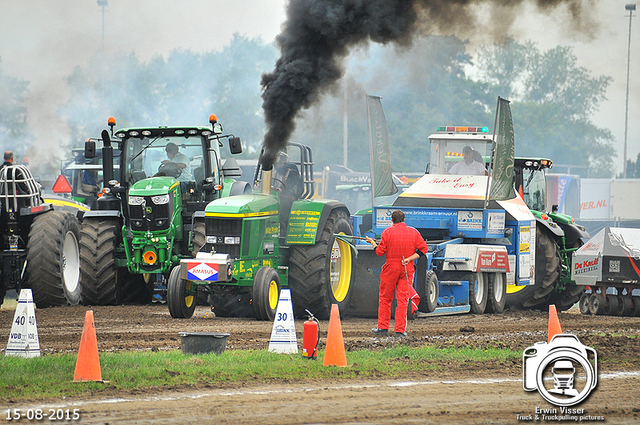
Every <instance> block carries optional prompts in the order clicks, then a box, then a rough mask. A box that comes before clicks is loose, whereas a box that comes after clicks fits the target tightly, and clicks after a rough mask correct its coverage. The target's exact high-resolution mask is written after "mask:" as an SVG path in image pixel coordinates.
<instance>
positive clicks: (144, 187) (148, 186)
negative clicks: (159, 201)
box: [129, 177, 180, 196]
mask: <svg viewBox="0 0 640 425" xmlns="http://www.w3.org/2000/svg"><path fill="white" fill-rule="evenodd" d="M171 190H176V191H179V190H180V183H179V182H178V181H177V180H176V179H174V178H173V177H151V178H148V179H143V180H140V181H138V182H136V183H134V184H133V185H132V186H131V189H129V196H154V195H164V194H167V193H169V192H170V191H171Z"/></svg>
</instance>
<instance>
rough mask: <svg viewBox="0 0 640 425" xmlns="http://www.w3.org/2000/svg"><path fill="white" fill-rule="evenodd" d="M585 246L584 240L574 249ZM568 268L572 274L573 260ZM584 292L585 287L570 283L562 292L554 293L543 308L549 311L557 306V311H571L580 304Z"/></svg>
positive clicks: (574, 246)
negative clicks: (551, 306)
mask: <svg viewBox="0 0 640 425" xmlns="http://www.w3.org/2000/svg"><path fill="white" fill-rule="evenodd" d="M583 244H584V242H582V240H578V241H576V243H574V244H573V247H572V248H580V247H581V246H582V245H583ZM566 266H567V267H568V272H569V273H571V260H569V264H567V265H566ZM584 291H585V287H584V286H583V285H576V283H575V282H569V283H568V284H567V287H566V288H565V289H564V290H562V291H561V292H557V291H552V292H551V293H550V294H549V297H548V298H547V300H546V301H545V304H544V305H543V307H545V309H547V308H548V306H549V305H551V304H553V305H555V306H556V310H557V311H565V310H569V309H570V308H571V307H573V306H574V304H575V303H577V302H580V297H581V296H582V294H584Z"/></svg>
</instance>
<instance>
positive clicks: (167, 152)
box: [123, 137, 203, 183]
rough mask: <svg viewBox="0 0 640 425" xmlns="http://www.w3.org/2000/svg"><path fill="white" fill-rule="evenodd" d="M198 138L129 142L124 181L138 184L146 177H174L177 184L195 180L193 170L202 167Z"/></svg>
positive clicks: (133, 140)
mask: <svg viewBox="0 0 640 425" xmlns="http://www.w3.org/2000/svg"><path fill="white" fill-rule="evenodd" d="M202 151H203V149H202V140H201V139H200V138H199V137H191V138H185V137H160V138H158V139H149V138H146V137H145V138H143V139H134V138H129V139H127V144H126V149H125V152H124V155H125V157H124V162H123V164H124V165H123V166H124V167H125V173H126V175H125V179H126V180H128V181H131V182H132V183H135V182H137V181H139V180H142V179H144V178H147V177H153V176H171V177H175V178H176V179H177V180H178V181H181V182H186V181H193V180H194V171H196V169H198V168H199V167H202V166H203V161H202Z"/></svg>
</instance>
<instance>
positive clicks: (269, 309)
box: [253, 266, 280, 322]
mask: <svg viewBox="0 0 640 425" xmlns="http://www.w3.org/2000/svg"><path fill="white" fill-rule="evenodd" d="M279 299H280V276H278V272H277V271H276V270H275V269H273V268H271V267H267V266H265V267H261V268H260V269H259V270H258V271H257V272H256V275H255V277H254V278H253V312H254V314H255V316H256V319H258V320H266V321H269V322H272V321H273V319H275V317H276V308H277V307H278V301H279Z"/></svg>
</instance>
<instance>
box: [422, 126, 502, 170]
mask: <svg viewBox="0 0 640 425" xmlns="http://www.w3.org/2000/svg"><path fill="white" fill-rule="evenodd" d="M488 131H489V130H488V128H487V127H461V126H458V127H456V126H442V127H438V130H437V131H436V133H433V134H431V135H430V136H429V142H430V155H429V162H428V163H427V169H426V170H425V174H467V175H484V174H485V173H484V172H483V171H482V167H478V166H476V165H475V164H474V162H478V163H479V164H481V165H483V166H485V164H486V163H487V162H488V161H487V159H490V158H491V149H492V144H493V136H492V135H491V134H489V133H488ZM465 160H466V161H467V162H468V164H469V166H467V167H465V168H464V169H462V163H463V162H464V161H465ZM485 168H486V167H485Z"/></svg>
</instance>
